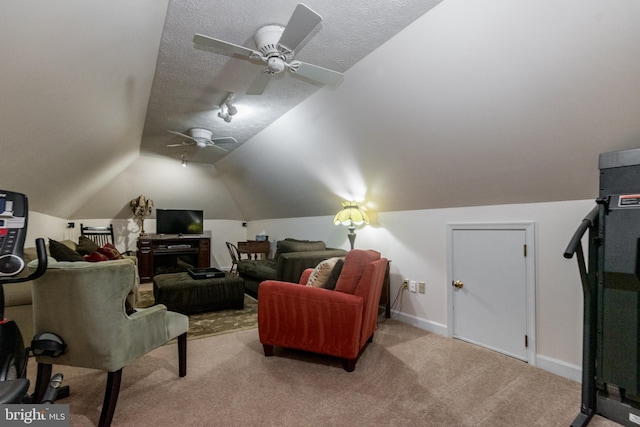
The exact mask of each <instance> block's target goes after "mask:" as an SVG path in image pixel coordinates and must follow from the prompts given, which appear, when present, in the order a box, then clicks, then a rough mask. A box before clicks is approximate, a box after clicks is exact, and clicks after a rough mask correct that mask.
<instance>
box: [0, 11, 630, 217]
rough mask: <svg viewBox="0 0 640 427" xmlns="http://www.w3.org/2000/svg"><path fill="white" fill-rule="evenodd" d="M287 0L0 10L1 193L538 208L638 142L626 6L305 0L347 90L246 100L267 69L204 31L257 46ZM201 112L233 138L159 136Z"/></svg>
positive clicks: (274, 208) (253, 208) (281, 210)
mask: <svg viewBox="0 0 640 427" xmlns="http://www.w3.org/2000/svg"><path fill="white" fill-rule="evenodd" d="M295 5H296V2H295V1H286V2H283V1H275V0H269V1H261V2H251V1H246V0H244V1H231V0H219V1H205V0H192V1H189V2H179V1H167V0H164V1H158V0H140V1H136V2H133V3H131V2H126V1H124V0H116V1H113V2H108V3H101V4H96V3H87V2H84V1H81V0H72V1H67V2H64V3H63V4H51V2H37V4H34V3H33V2H22V1H18V0H9V1H8V2H5V3H3V12H2V14H0V70H1V71H2V80H1V83H0V99H1V100H2V101H0V126H1V127H0V129H2V136H1V137H0V149H1V150H2V153H1V154H0V155H1V156H2V158H3V160H5V161H4V162H3V165H2V167H1V168H0V187H2V188H3V189H10V190H14V191H22V192H24V193H26V194H28V195H29V197H30V202H31V207H32V209H33V210H37V211H39V212H42V213H46V214H49V215H53V216H57V217H60V218H113V217H118V216H125V215H126V212H125V211H126V209H125V207H126V203H127V201H128V200H130V199H131V198H132V197H135V196H136V195H137V194H140V193H143V194H146V195H147V196H149V197H152V198H154V200H155V201H156V205H158V203H160V204H163V205H164V206H166V207H180V206H182V207H189V208H196V207H200V208H204V209H205V213H206V215H207V217H208V218H220V219H244V220H253V219H262V218H286V217H293V216H317V215H329V214H332V213H334V212H335V210H336V208H337V207H338V206H339V203H340V200H342V199H343V198H358V199H366V200H367V201H368V202H369V203H370V206H371V208H372V209H374V210H375V209H377V210H380V211H394V210H410V209H427V208H442V207H452V206H470V205H484V204H509V203H528V202H538V201H556V200H570V199H584V198H591V197H595V196H596V194H597V180H598V173H597V156H598V154H599V153H601V152H604V151H612V150H619V149H627V148H637V147H638V146H640V121H639V120H638V117H640V84H639V83H640V77H638V76H640V50H639V49H637V46H638V45H639V44H640V26H638V25H637V21H638V18H639V17H640V4H639V3H638V2H637V1H635V0H616V1H613V2H612V1H605V0H586V1H585V0H561V1H551V0H548V1H542V2H540V1H533V0H525V1H520V2H513V1H509V0H484V1H471V0H446V1H443V2H442V3H440V4H438V2H437V1H421V2H409V1H376V2H374V3H372V2H370V1H367V2H365V1H356V2H346V3H345V2H338V1H335V0H322V1H320V0H318V1H315V2H313V3H308V6H310V7H311V8H312V9H314V10H315V11H316V12H318V13H319V14H320V15H322V17H323V18H324V19H323V21H322V24H321V25H320V26H319V27H318V28H317V29H316V30H315V31H314V32H313V33H312V34H311V36H310V37H309V38H308V39H307V40H306V41H305V42H304V43H303V45H302V46H301V48H300V49H299V52H298V53H297V55H296V59H299V60H302V61H306V62H310V63H313V64H316V65H320V66H323V67H326V68H331V69H334V70H337V71H340V72H344V81H343V83H342V84H341V85H340V86H339V87H338V88H336V89H329V88H323V87H321V86H319V85H315V84H313V83H312V82H309V81H307V80H305V79H302V78H298V77H296V76H292V75H290V74H289V75H283V76H278V78H276V79H274V81H273V82H272V83H271V84H270V85H269V87H268V88H267V90H266V91H265V93H264V94H263V95H260V96H249V95H246V94H245V92H246V89H247V88H248V87H249V85H250V84H251V82H252V81H253V79H254V78H255V76H256V75H258V74H259V73H260V71H261V70H262V68H264V67H263V66H261V65H259V64H256V63H252V62H250V61H246V60H244V59H241V58H237V57H231V56H228V55H225V54H222V53H220V52H215V51H211V50H205V49H199V48H197V46H194V43H193V41H192V39H193V35H194V34H195V33H202V34H206V35H209V36H212V37H216V38H219V39H223V40H227V41H230V42H233V43H236V44H239V45H243V46H246V47H250V48H253V45H252V36H253V33H254V32H255V30H256V29H257V28H259V27H260V26H261V25H263V24H267V23H281V24H286V22H287V20H288V18H289V16H290V15H291V13H292V11H293V9H294V8H295ZM436 5H437V7H434V6H436ZM228 92H234V93H235V101H236V105H237V107H238V110H239V113H238V114H237V115H236V116H234V118H233V120H232V121H231V122H230V123H229V122H225V121H223V120H221V119H220V118H218V117H217V112H218V110H217V106H218V104H219V103H220V102H221V101H222V99H223V98H224V96H225V95H226V94H227V93H228ZM196 126H199V127H206V128H208V129H211V130H212V131H213V134H214V135H213V136H214V137H218V136H232V137H234V138H236V139H237V140H238V141H239V142H240V143H241V144H240V145H239V146H238V147H237V148H236V149H235V150H233V151H231V152H229V153H227V154H224V153H220V154H212V152H211V150H212V149H211V148H201V149H198V148H194V147H188V148H187V149H183V148H182V147H180V148H177V149H176V148H167V147H166V145H167V144H174V143H177V142H180V141H181V140H180V138H179V137H176V136H174V135H172V134H170V133H169V132H167V131H168V130H175V131H180V132H184V131H186V130H188V129H189V128H191V127H196ZM185 153H186V155H187V157H188V159H189V162H190V164H189V167H188V168H186V169H187V170H186V171H185V170H184V169H183V168H180V167H179V159H180V157H181V155H183V154H185ZM178 169H181V170H178Z"/></svg>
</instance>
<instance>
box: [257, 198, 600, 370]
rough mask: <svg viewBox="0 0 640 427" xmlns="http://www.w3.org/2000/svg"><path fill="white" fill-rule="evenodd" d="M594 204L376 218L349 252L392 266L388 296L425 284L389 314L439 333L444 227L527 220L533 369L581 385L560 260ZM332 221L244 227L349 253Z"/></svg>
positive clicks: (568, 284)
mask: <svg viewBox="0 0 640 427" xmlns="http://www.w3.org/2000/svg"><path fill="white" fill-rule="evenodd" d="M593 206H594V201H593V200H580V201H568V202H552V203H534V204H519V205H499V206H483V207H470V208H453V209H431V210H415V211H403V212H383V213H379V214H377V215H372V217H374V216H375V221H373V218H372V224H371V225H369V226H366V227H362V228H361V229H359V230H356V233H357V237H356V242H355V246H356V248H371V249H376V250H378V251H380V252H381V253H382V254H383V256H385V257H387V258H389V259H390V260H391V261H392V263H391V266H392V268H391V297H392V300H393V299H394V298H395V295H396V294H397V293H398V290H399V287H400V283H401V282H402V278H404V277H407V278H410V279H411V280H420V281H424V282H425V283H426V293H425V294H417V293H409V292H405V294H404V295H403V298H402V305H398V306H396V307H394V310H396V311H397V312H399V313H400V314H401V316H400V317H401V319H402V320H404V321H408V322H409V323H412V324H414V325H416V326H418V327H421V328H423V329H428V330H432V331H434V332H438V333H446V327H447V289H448V286H449V284H448V282H447V247H446V245H447V242H446V228H447V227H446V226H447V224H449V223H464V222H474V223H476V222H514V221H532V222H534V223H535V230H536V236H535V240H536V250H537V253H536V262H537V266H536V307H537V308H536V330H537V340H536V341H537V357H536V363H537V364H538V366H540V367H543V368H545V369H547V370H550V371H552V372H555V373H557V374H560V375H564V376H567V377H569V378H573V379H575V380H579V379H580V369H581V363H582V291H581V285H580V278H579V274H578V268H577V263H576V261H575V260H567V259H565V258H564V257H563V253H564V250H565V248H566V245H567V244H568V242H569V239H570V238H571V236H572V235H573V233H574V231H575V229H576V228H577V226H578V225H579V223H580V221H581V220H582V218H584V216H585V215H586V214H587V213H588V212H589V211H590V210H591V208H592V207H593ZM332 219H333V218H332V217H330V216H323V217H310V218H293V219H278V220H260V221H253V222H250V223H249V227H248V233H247V234H248V236H254V235H255V234H258V233H260V232H262V231H264V232H266V234H268V235H269V240H270V241H271V243H272V246H273V245H274V244H275V242H276V241H277V240H280V239H283V238H285V237H294V238H300V239H310V240H315V239H319V240H324V241H325V242H326V243H327V245H328V246H333V247H341V248H344V249H348V248H349V242H348V240H347V238H346V233H347V230H346V228H345V227H342V226H335V225H333V221H332Z"/></svg>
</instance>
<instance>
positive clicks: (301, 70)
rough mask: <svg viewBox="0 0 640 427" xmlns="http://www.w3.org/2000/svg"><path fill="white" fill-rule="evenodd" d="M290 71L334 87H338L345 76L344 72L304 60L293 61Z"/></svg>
mask: <svg viewBox="0 0 640 427" xmlns="http://www.w3.org/2000/svg"><path fill="white" fill-rule="evenodd" d="M289 71H291V72H292V73H294V74H298V75H300V76H302V77H306V78H308V79H311V80H314V81H316V82H318V83H322V84H323V85H327V86H329V87H334V88H335V87H338V86H339V85H340V83H342V80H343V78H344V75H343V74H342V73H339V72H337V71H333V70H330V69H328V68H324V67H320V66H318V65H313V64H307V63H306V62H302V61H293V62H292V63H291V64H290V67H289Z"/></svg>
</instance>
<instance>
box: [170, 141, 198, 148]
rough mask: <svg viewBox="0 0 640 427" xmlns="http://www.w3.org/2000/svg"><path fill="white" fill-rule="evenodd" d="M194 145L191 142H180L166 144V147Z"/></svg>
mask: <svg viewBox="0 0 640 427" xmlns="http://www.w3.org/2000/svg"><path fill="white" fill-rule="evenodd" d="M185 145H186V146H189V145H194V143H193V142H184V141H183V142H181V143H180V144H167V147H184V146H185Z"/></svg>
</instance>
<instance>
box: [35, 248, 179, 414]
mask: <svg viewBox="0 0 640 427" xmlns="http://www.w3.org/2000/svg"><path fill="white" fill-rule="evenodd" d="M137 274H138V273H137V270H136V265H135V263H134V262H133V261H131V260H129V259H123V260H115V261H108V262H98V263H87V262H57V261H55V260H53V259H51V258H50V259H49V268H48V269H47V272H46V273H45V274H44V275H43V276H42V277H40V278H39V279H37V280H35V281H34V282H33V285H32V292H33V313H34V316H33V317H34V329H35V333H36V334H39V333H43V332H51V333H54V334H57V335H59V336H60V337H62V339H63V340H64V341H65V343H66V344H67V351H66V352H65V353H64V354H62V355H61V356H59V357H56V358H52V357H49V356H38V357H37V361H38V376H37V379H36V390H35V392H36V395H37V396H40V395H41V394H42V393H44V390H45V389H46V387H47V384H48V382H49V379H50V377H51V371H52V364H56V365H67V366H78V367H84V368H93V369H100V370H103V371H107V372H108V376H107V387H106V392H105V397H104V403H103V406H102V413H101V415H100V423H99V425H100V426H108V425H110V424H111V420H112V418H113V414H114V411H115V407H116V403H117V400H118V392H119V390H120V380H121V377H122V368H123V367H125V366H127V365H128V364H130V363H132V362H133V361H135V360H136V359H137V358H139V357H140V356H142V355H144V354H145V353H147V352H149V351H151V350H153V349H155V348H157V347H160V346H161V345H163V344H165V343H167V342H168V341H170V340H172V339H173V338H176V337H178V360H179V363H178V365H179V375H180V377H183V376H185V375H186V371H187V365H186V345H187V339H186V337H187V329H188V327H189V321H188V317H187V316H184V315H182V314H179V313H174V312H171V311H167V308H166V307H165V306H164V305H161V304H158V305H155V306H153V307H150V308H147V309H137V310H135V311H132V310H131V309H128V308H127V307H126V306H127V296H128V295H129V293H130V291H131V290H132V289H133V288H134V287H135V286H136V279H137ZM128 312H129V313H130V314H127V313H128ZM72 392H73V390H72Z"/></svg>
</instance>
